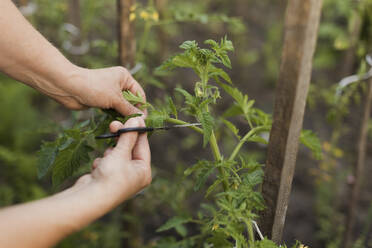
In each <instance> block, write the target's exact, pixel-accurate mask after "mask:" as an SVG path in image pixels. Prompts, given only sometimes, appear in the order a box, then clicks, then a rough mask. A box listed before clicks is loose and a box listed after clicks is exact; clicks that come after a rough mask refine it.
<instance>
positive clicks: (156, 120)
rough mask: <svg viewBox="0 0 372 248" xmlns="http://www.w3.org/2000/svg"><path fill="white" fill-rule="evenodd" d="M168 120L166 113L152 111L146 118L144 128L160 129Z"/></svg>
mask: <svg viewBox="0 0 372 248" xmlns="http://www.w3.org/2000/svg"><path fill="white" fill-rule="evenodd" d="M168 118H169V115H168V113H167V112H166V111H163V110H155V109H154V110H152V111H151V112H149V115H148V116H147V118H146V126H149V127H162V126H164V122H165V120H166V119H168Z"/></svg>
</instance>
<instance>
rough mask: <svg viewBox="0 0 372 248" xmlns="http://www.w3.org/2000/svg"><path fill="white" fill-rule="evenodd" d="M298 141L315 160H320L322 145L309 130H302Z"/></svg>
mask: <svg viewBox="0 0 372 248" xmlns="http://www.w3.org/2000/svg"><path fill="white" fill-rule="evenodd" d="M300 141H301V143H302V144H304V145H305V146H306V147H307V148H309V149H310V150H311V152H312V154H313V156H314V158H315V159H318V160H320V159H322V157H323V153H322V145H321V143H320V140H319V138H318V136H316V134H315V133H313V132H312V131H311V130H302V132H301V136H300Z"/></svg>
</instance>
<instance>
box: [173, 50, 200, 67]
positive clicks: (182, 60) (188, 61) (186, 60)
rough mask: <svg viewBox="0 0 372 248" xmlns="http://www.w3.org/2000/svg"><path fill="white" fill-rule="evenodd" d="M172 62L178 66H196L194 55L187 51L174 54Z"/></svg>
mask: <svg viewBox="0 0 372 248" xmlns="http://www.w3.org/2000/svg"><path fill="white" fill-rule="evenodd" d="M172 63H173V65H175V66H177V67H184V68H194V66H195V61H193V59H192V57H191V56H190V55H189V54H187V53H183V54H180V55H177V56H174V57H173V59H172Z"/></svg>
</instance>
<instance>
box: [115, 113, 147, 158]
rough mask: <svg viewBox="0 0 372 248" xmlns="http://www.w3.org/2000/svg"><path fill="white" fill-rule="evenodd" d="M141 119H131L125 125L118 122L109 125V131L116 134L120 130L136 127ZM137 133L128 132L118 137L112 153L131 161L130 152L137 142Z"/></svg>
mask: <svg viewBox="0 0 372 248" xmlns="http://www.w3.org/2000/svg"><path fill="white" fill-rule="evenodd" d="M141 119H142V118H138V117H137V118H131V119H129V120H128V121H127V122H126V123H125V125H123V124H121V123H120V122H118V121H114V122H112V123H111V124H110V131H111V132H117V131H118V130H119V129H120V128H129V127H138V126H139V125H140V124H141V122H140V120H141ZM137 137H138V132H128V133H123V134H121V135H120V137H119V140H118V142H117V144H116V147H115V148H114V150H113V152H116V153H119V154H120V155H121V156H122V157H123V158H125V159H127V160H132V150H133V147H134V146H135V144H136V142H137Z"/></svg>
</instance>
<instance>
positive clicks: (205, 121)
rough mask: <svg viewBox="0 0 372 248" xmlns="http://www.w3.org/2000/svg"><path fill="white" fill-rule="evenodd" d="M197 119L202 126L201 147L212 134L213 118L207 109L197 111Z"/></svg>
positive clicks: (204, 145)
mask: <svg viewBox="0 0 372 248" xmlns="http://www.w3.org/2000/svg"><path fill="white" fill-rule="evenodd" d="M198 119H199V121H200V123H201V124H202V127H203V133H204V135H203V147H206V145H207V144H208V142H209V140H210V138H211V135H212V131H213V128H214V119H213V117H212V115H211V114H210V113H209V112H207V111H205V112H202V113H199V114H198Z"/></svg>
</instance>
